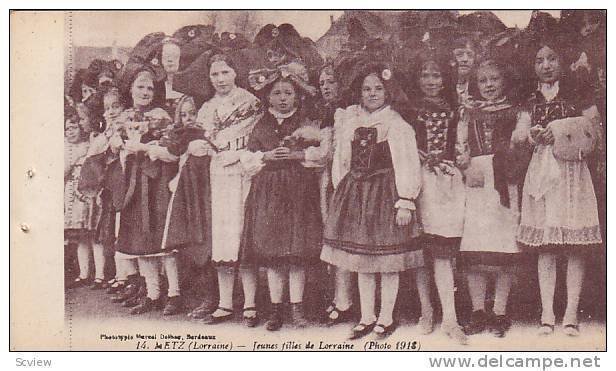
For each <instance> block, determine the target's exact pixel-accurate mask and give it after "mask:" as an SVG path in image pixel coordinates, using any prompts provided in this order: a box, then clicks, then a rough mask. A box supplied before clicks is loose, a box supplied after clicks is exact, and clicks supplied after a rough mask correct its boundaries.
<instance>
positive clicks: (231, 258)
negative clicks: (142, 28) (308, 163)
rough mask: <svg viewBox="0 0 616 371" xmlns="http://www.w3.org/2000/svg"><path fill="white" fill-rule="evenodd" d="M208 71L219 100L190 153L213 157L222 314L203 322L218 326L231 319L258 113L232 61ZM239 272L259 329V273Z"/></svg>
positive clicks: (247, 314)
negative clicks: (238, 82)
mask: <svg viewBox="0 0 616 371" xmlns="http://www.w3.org/2000/svg"><path fill="white" fill-rule="evenodd" d="M208 70H209V80H210V84H211V85H212V86H213V90H214V91H215V94H214V96H213V97H212V98H211V99H210V100H208V101H207V102H205V103H204V104H203V106H202V107H201V109H200V110H199V113H198V114H197V122H199V123H200V124H202V125H203V128H204V129H205V135H206V136H207V139H200V140H195V141H192V142H191V143H190V145H189V147H188V152H187V153H188V154H189V155H192V156H211V164H210V184H211V200H212V202H211V208H212V230H211V233H212V261H213V263H214V264H215V265H216V266H217V271H218V290H219V302H218V308H217V309H216V310H215V311H214V312H213V313H211V314H208V315H206V316H205V318H204V319H203V321H204V322H205V323H207V324H215V323H220V322H223V321H228V320H230V319H232V318H233V286H234V283H235V270H236V267H237V266H238V262H239V251H240V240H241V237H242V229H243V222H244V204H245V200H246V196H247V195H248V191H249V190H250V176H249V175H247V174H246V170H245V169H246V166H248V167H250V166H249V165H246V164H247V163H250V162H251V161H250V159H251V157H252V156H253V155H252V153H251V152H249V151H247V150H246V146H247V144H248V140H249V135H250V133H251V132H252V129H253V127H254V125H255V123H256V122H257V120H258V118H259V110H260V107H259V100H258V99H257V98H256V97H255V96H254V95H252V94H251V93H249V92H248V91H247V90H245V89H243V88H240V87H238V86H237V85H236V77H237V73H236V68H235V65H234V62H233V61H232V60H231V58H230V57H229V56H227V55H224V54H216V55H213V56H212V57H211V58H210V59H209V61H208ZM239 272H240V277H241V279H242V287H243V289H244V310H243V318H244V320H245V322H246V324H247V325H248V326H256V324H257V310H256V305H255V294H256V289H257V286H256V283H257V277H256V271H255V270H254V269H253V268H252V267H242V268H240V269H239ZM208 304H209V303H207V302H204V303H203V305H202V307H199V308H197V309H196V311H197V312H204V311H206V306H207V305H208ZM194 312H195V311H193V313H194ZM195 314H197V317H203V316H202V315H201V314H199V313H195Z"/></svg>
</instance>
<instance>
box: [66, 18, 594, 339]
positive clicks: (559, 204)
mask: <svg viewBox="0 0 616 371" xmlns="http://www.w3.org/2000/svg"><path fill="white" fill-rule="evenodd" d="M485 13H486V12H479V14H483V17H482V16H477V17H474V18H473V17H470V18H468V17H467V18H465V19H464V20H462V19H461V18H455V17H454V16H452V15H451V14H449V13H447V12H436V11H435V12H431V11H427V12H413V13H409V14H410V16H414V17H417V20H416V21H413V19H410V20H409V24H411V25H412V27H409V28H408V29H407V34H406V35H405V37H403V38H396V39H395V40H394V39H378V38H376V39H375V38H371V37H369V36H368V34H367V33H366V31H365V29H363V28H362V25H361V22H359V21H353V20H352V21H351V22H350V24H349V26H348V42H347V43H346V44H345V45H344V47H343V48H342V50H340V52H339V53H338V55H337V56H336V57H335V58H333V59H331V60H323V58H322V57H321V55H320V54H319V52H318V51H317V49H316V47H315V44H314V43H313V42H312V41H311V40H310V39H307V38H304V37H302V36H301V35H300V34H299V33H298V32H297V31H296V30H295V28H294V27H293V26H292V25H290V24H282V25H279V26H276V25H272V24H269V25H266V26H264V27H262V29H261V30H260V31H259V32H258V34H257V35H256V37H255V39H254V40H253V41H252V42H251V41H249V40H247V39H246V38H245V37H243V36H242V35H240V34H236V33H229V32H223V33H220V34H214V35H212V34H211V32H206V30H208V29H209V28H207V26H204V25H192V26H185V27H182V28H181V29H179V30H177V31H176V32H175V33H174V34H172V35H165V34H164V33H152V34H148V35H146V36H144V37H143V38H142V39H141V41H140V42H139V43H138V44H137V45H136V46H135V47H134V48H133V49H132V51H131V53H130V55H129V59H128V61H127V62H126V63H122V62H120V61H117V60H112V61H105V60H100V59H96V60H93V61H92V62H91V64H90V65H89V67H88V68H86V69H83V70H79V71H75V74H74V79H73V81H72V84H71V88H70V91H67V94H66V97H65V117H64V120H65V125H64V130H65V144H64V148H65V166H64V182H65V195H64V196H65V197H64V200H65V208H64V210H65V245H66V251H67V254H70V251H72V249H76V257H77V259H76V260H77V262H78V269H77V270H76V272H77V273H75V277H70V278H69V282H68V284H67V286H68V287H69V288H70V289H74V288H77V287H80V286H86V285H87V286H89V287H91V288H92V289H105V290H107V292H108V293H109V294H110V295H111V296H110V300H111V301H113V302H116V303H119V304H120V305H122V306H124V307H127V308H130V313H131V314H135V315H136V314H141V313H145V312H148V311H152V310H163V314H164V315H175V314H178V313H184V312H186V310H187V309H190V310H189V313H188V314H189V316H190V317H191V318H192V319H193V320H198V321H201V322H204V323H207V324H216V323H221V322H225V321H228V320H231V319H232V318H234V312H235V308H234V307H235V301H237V298H238V293H236V292H234V288H235V286H236V284H235V282H236V277H239V281H240V282H241V288H242V292H241V294H240V295H241V297H242V299H243V303H242V310H241V318H242V320H243V322H244V323H245V324H246V325H247V326H249V327H254V326H257V325H258V324H259V323H260V322H261V320H262V319H264V320H265V327H266V328H267V329H268V330H271V331H275V330H278V329H280V328H281V327H282V326H283V324H284V323H286V322H288V324H289V325H292V326H295V327H305V326H308V325H310V324H311V321H310V320H309V315H307V311H308V310H307V309H308V308H306V305H304V301H305V300H304V296H305V291H306V285H307V281H309V278H308V279H307V275H308V273H309V272H310V269H312V268H313V267H315V266H321V267H327V268H326V269H327V272H328V275H327V276H326V277H327V278H325V279H323V278H321V279H322V280H323V281H327V282H328V283H326V284H324V285H321V286H319V287H317V288H316V291H317V294H316V295H317V296H321V297H327V298H331V300H330V301H331V303H328V304H326V305H323V307H322V308H318V309H317V311H318V312H319V313H320V314H322V316H321V317H322V320H323V321H324V322H326V323H327V324H328V325H334V324H337V323H342V322H351V321H354V322H356V323H355V325H354V327H353V328H352V329H351V332H350V335H349V337H350V338H352V339H356V338H360V337H363V336H365V335H368V334H369V333H375V334H376V336H378V337H386V336H388V335H390V334H391V333H392V332H393V331H395V329H396V327H397V325H398V323H399V321H398V319H397V315H396V314H395V313H396V311H395V310H394V308H395V306H396V303H397V302H406V301H408V300H409V299H408V298H405V297H404V296H405V295H407V294H406V293H405V292H404V291H401V290H400V289H399V288H400V278H401V277H403V276H404V275H407V274H408V275H410V277H412V280H411V281H412V282H413V283H414V285H415V288H414V289H413V292H416V293H417V298H418V299H419V304H420V306H419V308H420V309H419V311H420V313H421V315H420V317H419V321H418V323H417V325H418V326H419V327H420V329H421V331H422V333H425V334H428V333H430V332H432V331H433V330H434V328H435V323H436V320H437V317H439V318H440V322H441V329H442V330H443V331H444V332H445V333H446V334H447V335H449V336H450V337H451V338H452V339H454V340H455V341H457V342H459V343H462V344H464V343H466V342H467V339H468V336H471V335H473V334H477V333H481V332H483V331H490V332H492V333H493V334H494V335H495V336H498V337H503V336H505V335H506V333H507V331H508V330H509V328H510V327H511V325H512V321H511V315H510V314H509V313H508V306H509V307H510V306H511V303H510V302H509V301H508V299H509V296H510V295H509V294H510V292H511V291H512V287H513V286H515V285H516V284H520V282H521V280H520V279H519V277H518V274H519V272H520V271H525V272H534V274H535V275H536V276H537V280H538V287H535V289H536V291H537V292H525V293H524V295H528V296H529V297H530V296H534V295H539V296H540V312H541V315H540V318H537V319H536V320H537V321H538V324H539V328H538V331H539V334H540V335H543V336H549V335H551V334H552V333H553V332H554V331H555V324H556V315H555V311H554V297H555V289H556V286H557V281H558V280H562V281H564V282H565V285H566V290H567V291H566V310H565V313H564V316H563V318H562V326H563V331H564V333H565V334H567V335H570V336H577V335H579V331H580V327H579V321H578V307H579V301H580V296H581V290H582V286H583V282H584V276H585V272H586V265H587V264H588V259H589V258H588V257H589V256H592V255H593V254H595V256H596V254H597V251H602V250H603V249H604V244H603V242H604V241H605V208H604V207H605V188H606V183H605V182H606V180H605V177H606V169H605V160H606V153H605V124H606V98H605V96H606V95H605V93H606V56H605V48H606V44H605V43H606V41H605V40H606V39H605V27H606V24H605V22H606V17H605V13H604V12H601V11H562V14H561V17H560V19H555V18H553V17H551V16H550V15H549V14H547V13H542V12H533V16H532V18H531V21H530V23H529V25H528V26H527V27H526V28H525V29H517V28H516V29H507V28H505V27H504V26H503V27H501V26H499V25H498V24H497V25H496V26H494V25H493V22H486V21H485V17H486V16H485ZM492 21H493V20H492ZM559 257H562V258H564V259H565V260H566V269H565V271H566V274H565V277H560V274H557V273H560V272H561V270H559V269H558V268H557V258H559ZM593 262H596V259H595V260H593ZM599 263H600V264H605V262H602V263H601V262H599ZM67 267H68V266H67ZM92 268H93V269H92ZM259 272H261V273H264V275H263V274H259ZM196 275H203V276H204V277H205V279H204V281H203V282H204V283H203V284H204V285H205V286H207V290H206V291H208V292H214V291H215V295H213V296H212V295H209V296H208V297H206V298H205V300H204V301H203V304H202V305H200V306H198V307H196V308H187V300H186V298H185V296H186V294H185V293H184V291H185V289H186V288H187V287H190V286H191V284H192V285H195V282H196V281H195V280H196V278H195V277H196ZM264 276H265V277H266V281H267V283H266V284H265V283H264V284H263V285H261V286H263V287H266V288H267V292H268V298H269V303H267V305H261V304H260V303H259V301H258V300H257V291H258V290H257V289H258V288H259V287H260V285H259V282H258V281H259V279H261V278H263V277H264ZM330 283H331V284H330ZM460 287H465V288H467V290H468V294H469V296H470V299H471V302H470V303H469V304H470V305H469V306H470V311H469V312H470V315H468V316H465V318H466V320H465V321H461V320H460V318H459V317H460V316H461V313H460V309H459V306H457V305H456V291H457V289H456V288H460ZM492 287H493V289H492ZM355 291H357V292H358V293H359V294H358V295H354V292H355ZM287 292H288V293H287ZM434 294H436V298H433V296H434ZM213 297H215V298H217V299H218V302H217V303H214V302H213V301H215V300H214V299H213ZM435 299H437V300H435ZM435 301H436V302H438V304H437V306H436V307H435V306H434V305H433V302H435ZM487 301H489V302H490V305H486V302H487ZM492 302H493V303H492ZM436 308H440V314H439V316H437V313H436ZM462 322H464V323H462ZM460 324H463V326H461V325H460Z"/></svg>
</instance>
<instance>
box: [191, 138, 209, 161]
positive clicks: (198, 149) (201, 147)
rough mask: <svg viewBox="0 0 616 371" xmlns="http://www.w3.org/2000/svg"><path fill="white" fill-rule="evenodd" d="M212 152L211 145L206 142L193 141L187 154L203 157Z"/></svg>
mask: <svg viewBox="0 0 616 371" xmlns="http://www.w3.org/2000/svg"><path fill="white" fill-rule="evenodd" d="M209 151H210V145H209V144H208V143H207V142H206V141H205V140H193V141H192V142H190V143H189V144H188V149H187V150H186V153H188V154H189V155H193V156H197V157H202V156H207V154H208V153H209Z"/></svg>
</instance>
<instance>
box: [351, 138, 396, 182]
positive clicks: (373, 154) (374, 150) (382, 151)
mask: <svg viewBox="0 0 616 371" xmlns="http://www.w3.org/2000/svg"><path fill="white" fill-rule="evenodd" d="M391 168H393V163H392V161H391V152H390V150H389V143H388V142H387V141H386V140H385V141H382V142H380V143H377V129H376V128H357V129H355V133H354V135H353V141H352V142H351V171H352V172H353V173H354V174H358V175H362V176H370V175H373V174H374V173H376V172H378V171H379V170H383V169H391Z"/></svg>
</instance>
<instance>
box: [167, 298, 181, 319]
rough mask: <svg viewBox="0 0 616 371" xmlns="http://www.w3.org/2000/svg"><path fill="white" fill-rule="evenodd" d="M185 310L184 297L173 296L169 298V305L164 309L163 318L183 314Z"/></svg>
mask: <svg viewBox="0 0 616 371" xmlns="http://www.w3.org/2000/svg"><path fill="white" fill-rule="evenodd" d="M183 310H184V301H183V300H182V297H181V296H179V295H177V296H171V297H169V298H167V304H166V305H165V309H163V316H173V315H175V314H178V313H181V312H182V311H183Z"/></svg>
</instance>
